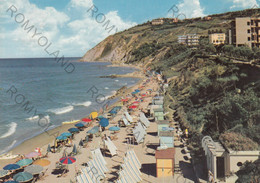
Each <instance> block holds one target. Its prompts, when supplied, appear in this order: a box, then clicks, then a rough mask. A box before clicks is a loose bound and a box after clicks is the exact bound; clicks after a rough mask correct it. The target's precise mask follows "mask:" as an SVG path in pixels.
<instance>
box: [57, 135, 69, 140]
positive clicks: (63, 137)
mask: <svg viewBox="0 0 260 183" xmlns="http://www.w3.org/2000/svg"><path fill="white" fill-rule="evenodd" d="M67 138H68V137H66V136H63V135H60V136H58V137H56V139H57V140H66V139H67Z"/></svg>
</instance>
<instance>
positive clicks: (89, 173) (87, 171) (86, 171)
mask: <svg viewBox="0 0 260 183" xmlns="http://www.w3.org/2000/svg"><path fill="white" fill-rule="evenodd" d="M93 170H95V169H91V168H90V167H86V168H82V169H81V171H82V174H83V175H84V176H85V178H86V179H85V181H86V183H87V182H89V181H92V182H90V183H101V182H100V179H99V175H98V174H97V173H95V172H94V171H93Z"/></svg>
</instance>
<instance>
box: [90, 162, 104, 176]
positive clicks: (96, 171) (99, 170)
mask: <svg viewBox="0 0 260 183" xmlns="http://www.w3.org/2000/svg"><path fill="white" fill-rule="evenodd" d="M88 166H89V167H90V168H91V169H92V170H94V171H93V172H94V174H98V175H99V176H100V178H101V177H103V178H105V177H106V175H105V172H104V171H103V169H102V168H101V167H100V166H99V165H98V164H97V162H96V161H95V160H90V161H89V162H88Z"/></svg>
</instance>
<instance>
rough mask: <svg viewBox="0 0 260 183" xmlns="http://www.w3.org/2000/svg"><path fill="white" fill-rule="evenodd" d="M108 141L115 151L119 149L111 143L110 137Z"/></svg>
mask: <svg viewBox="0 0 260 183" xmlns="http://www.w3.org/2000/svg"><path fill="white" fill-rule="evenodd" d="M107 141H108V142H109V143H110V144H111V145H112V146H113V148H114V149H115V150H117V147H116V146H115V144H114V143H113V142H112V141H111V139H110V137H107Z"/></svg>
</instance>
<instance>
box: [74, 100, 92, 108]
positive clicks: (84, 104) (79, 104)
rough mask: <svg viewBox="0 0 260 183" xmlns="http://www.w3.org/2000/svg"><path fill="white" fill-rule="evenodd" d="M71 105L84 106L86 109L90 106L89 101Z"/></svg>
mask: <svg viewBox="0 0 260 183" xmlns="http://www.w3.org/2000/svg"><path fill="white" fill-rule="evenodd" d="M72 105H74V106H85V107H88V106H90V105H91V102H90V101H86V102H80V103H73V104H72Z"/></svg>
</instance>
